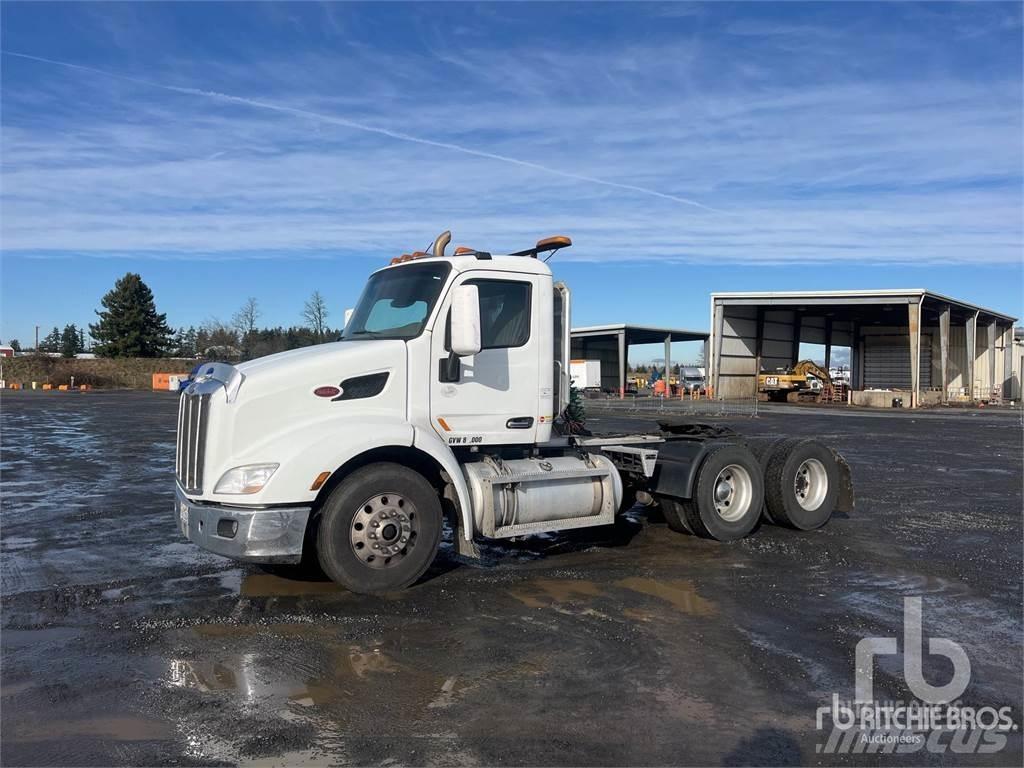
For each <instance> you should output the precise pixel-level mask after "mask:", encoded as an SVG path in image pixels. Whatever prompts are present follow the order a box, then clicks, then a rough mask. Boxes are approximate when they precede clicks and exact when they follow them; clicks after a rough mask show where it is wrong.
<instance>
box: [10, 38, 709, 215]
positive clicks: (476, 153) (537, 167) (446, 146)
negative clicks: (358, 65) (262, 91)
mask: <svg viewBox="0 0 1024 768" xmlns="http://www.w3.org/2000/svg"><path fill="white" fill-rule="evenodd" d="M3 53H4V54H6V55H8V56H17V57H18V58H22V59H29V60H32V61H38V62H42V63H45V64H52V65H55V66H60V67H69V68H71V69H77V70H80V71H84V72H90V73H92V74H96V75H102V76H104V77H114V78H117V79H119V80H125V81H126V82H129V83H134V84H135V85H145V86H149V87H152V88H161V89H163V90H165V91H171V92H173V93H181V94H185V95H188V96H200V97H202V98H206V99H217V100H220V101H226V102H230V103H232V104H240V105H243V106H246V107H252V108H254V109H265V110H270V111H272V112H280V113H283V114H286V115H291V116H293V117H301V118H304V119H307V120H315V121H318V122H322V123H328V124H330V125H339V126H341V127H343V128H351V129H353V130H356V131H363V132H365V133H373V134H376V135H378V136H385V137H387V138H389V139H395V140H397V141H406V142H410V143H412V144H422V145H423V146H426V147H433V148H435V149H443V150H447V151H450V152H460V153H462V154H464V155H471V156H473V157H479V158H483V159H485V160H496V161H498V162H500V163H508V164H510V165H517V166H520V167H521V168H529V169H531V170H534V171H540V172H541V173H547V174H551V175H552V176H561V177H562V178H566V179H572V180H574V181H582V182H584V183H586V184H597V185H600V186H604V187H613V188H615V189H622V190H626V191H627V192H636V193H639V194H641V195H648V196H651V197H660V198H661V199H663V200H671V201H673V202H676V203H682V204H683V205H692V206H694V207H696V208H702V209H704V210H705V211H710V212H712V213H723V211H719V210H717V209H715V208H711V207H710V206H707V205H704V204H703V203H698V202H697V201H695V200H690V199H688V198H685V197H680V196H679V195H670V194H667V193H665V192H659V191H657V190H655V189H649V188H647V187H642V186H639V185H637V184H625V183H623V182H618V181H610V180H608V179H599V178H597V177H595V176H586V175H584V174H580V173H573V172H571V171H564V170H561V169H559V168H553V167H551V166H547V165H542V164H541V163H534V162H530V161H529V160H521V159H519V158H515V157H509V156H508V155H500V154H497V153H496V152H486V151H484V150H480V149H474V148H472V147H467V146H463V145H461V144H455V143H453V142H449V141H436V140H434V139H428V138H424V137H423V136H415V135H413V134H411V133H405V132H403V131H396V130H392V129H390V128H381V127H379V126H374V125H368V124H367V123H363V122H359V121H357V120H351V119H349V118H346V117H339V116H337V115H330V114H324V113H322V112H313V111H310V110H308V109H298V108H296V107H289V106H286V105H283V104H275V103H272V102H269V101H261V100H258V99H250V98H246V97H244V96H234V95H232V94H229V93H220V92H218V91H209V90H204V89H202V88H193V87H183V86H177V85H167V84H165V83H155V82H152V81H148V80H141V79H139V78H135V77H129V76H126V75H122V74H117V73H113V72H107V71H105V70H101V69H96V68H95V67H85V66H82V65H79V64H74V63H70V62H66V61H57V60H55V59H46V58H43V57H41V56H31V55H29V54H25V53H18V52H15V51H3Z"/></svg>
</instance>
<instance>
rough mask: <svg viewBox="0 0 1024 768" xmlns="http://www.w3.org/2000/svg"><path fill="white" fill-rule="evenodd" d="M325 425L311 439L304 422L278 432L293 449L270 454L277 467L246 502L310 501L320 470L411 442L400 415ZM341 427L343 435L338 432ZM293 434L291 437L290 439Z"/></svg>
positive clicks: (280, 440)
mask: <svg viewBox="0 0 1024 768" xmlns="http://www.w3.org/2000/svg"><path fill="white" fill-rule="evenodd" d="M325 426H327V427H328V428H327V429H324V430H322V431H321V432H320V434H319V435H317V437H316V439H314V440H309V431H308V428H306V425H304V428H303V429H301V430H300V431H299V432H298V433H296V434H295V435H294V436H293V435H289V434H285V435H281V436H280V437H279V438H278V439H277V441H276V442H277V443H278V444H281V445H285V446H291V447H294V451H288V450H285V451H282V453H281V454H280V455H277V454H275V455H274V456H273V460H274V461H279V462H280V464H281V467H280V469H278V470H277V472H276V473H274V476H273V477H272V478H271V479H270V482H269V483H267V487H266V488H265V489H264V490H263V491H262V492H260V493H258V494H255V495H253V496H251V497H249V498H248V499H246V502H251V503H256V504H261V505H262V504H294V503H297V502H312V501H314V500H315V499H316V497H317V491H313V490H310V486H311V485H312V483H313V480H314V479H315V478H316V476H317V475H318V474H320V473H321V472H325V471H326V472H331V473H332V474H333V473H334V471H335V470H337V469H338V467H340V466H342V465H343V464H345V463H346V462H347V461H349V460H350V459H352V458H354V457H356V456H358V455H359V454H362V453H365V452H366V451H370V450H373V449H374V448H385V447H388V446H403V447H412V444H413V427H412V425H411V424H409V423H408V422H405V421H402V420H399V419H394V418H388V417H375V418H374V417H371V418H356V419H351V420H350V419H338V420H331V421H329V422H327V423H326V424H325ZM341 431H343V433H342V434H343V436H344V439H341V436H342V435H341V434H339V432H341ZM292 437H294V439H290V438H292ZM300 438H301V439H300ZM270 459H271V455H270V454H269V453H267V460H270ZM239 463H242V462H241V461H240V462H239ZM459 477H460V478H461V474H460V475H459ZM277 489H280V490H277ZM298 489H301V490H298ZM214 498H215V499H217V497H214ZM217 500H224V501H227V502H231V503H235V504H237V503H238V502H239V501H240V499H239V497H238V496H221V497H220V498H219V499H217ZM460 501H461V500H460Z"/></svg>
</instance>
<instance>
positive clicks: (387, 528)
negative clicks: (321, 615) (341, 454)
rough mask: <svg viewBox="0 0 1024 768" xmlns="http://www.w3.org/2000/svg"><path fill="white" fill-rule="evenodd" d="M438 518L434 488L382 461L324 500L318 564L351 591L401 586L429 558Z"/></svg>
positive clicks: (406, 470) (358, 472) (435, 544)
mask: <svg viewBox="0 0 1024 768" xmlns="http://www.w3.org/2000/svg"><path fill="white" fill-rule="evenodd" d="M441 518H442V514H441V502H440V499H439V498H438V495H437V491H436V490H435V489H434V487H433V486H432V485H431V484H430V483H428V482H427V480H426V479H425V478H424V477H423V476H422V475H420V474H419V473H417V472H415V471H413V470H411V469H409V468H407V467H403V466H401V465H399V464H392V463H386V462H382V463H379V464H370V465H368V466H365V467H361V468H360V469H357V470H356V471H355V472H353V473H352V474H351V475H349V476H348V477H346V478H345V479H344V480H343V481H342V482H341V484H339V485H338V487H337V488H335V489H334V490H333V491H332V492H331V494H330V496H328V497H327V501H326V502H325V503H324V506H323V511H322V512H321V515H320V525H319V529H318V531H317V554H318V557H319V560H320V567H321V568H323V570H324V573H326V574H327V575H328V576H329V577H330V578H331V580H332V581H334V582H336V583H338V584H340V585H341V586H343V587H345V588H346V589H349V590H350V591H352V592H359V593H363V594H374V593H379V592H393V591H396V590H399V589H404V588H405V587H407V586H409V585H410V584H413V583H414V582H415V581H416V580H417V579H418V578H419V577H420V576H422V575H423V573H424V571H426V570H427V568H428V567H429V566H430V564H431V562H433V560H434V557H435V555H436V554H437V548H438V545H439V544H440V541H441Z"/></svg>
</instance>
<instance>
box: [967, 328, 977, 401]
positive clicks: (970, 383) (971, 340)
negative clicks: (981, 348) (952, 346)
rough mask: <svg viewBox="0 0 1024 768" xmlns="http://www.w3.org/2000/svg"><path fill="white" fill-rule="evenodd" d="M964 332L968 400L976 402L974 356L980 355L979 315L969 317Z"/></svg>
mask: <svg viewBox="0 0 1024 768" xmlns="http://www.w3.org/2000/svg"><path fill="white" fill-rule="evenodd" d="M964 330H965V331H966V334H965V335H966V341H965V343H966V346H967V367H966V368H965V369H964V375H965V376H966V377H967V384H966V387H967V399H968V400H974V398H975V397H976V396H977V393H976V392H975V391H974V356H975V355H976V354H977V353H978V313H977V312H974V313H972V314H970V315H968V316H967V322H966V323H965V324H964Z"/></svg>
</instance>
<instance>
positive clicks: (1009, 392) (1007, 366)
mask: <svg viewBox="0 0 1024 768" xmlns="http://www.w3.org/2000/svg"><path fill="white" fill-rule="evenodd" d="M1013 394H1014V393H1013V325H1008V326H1006V331H1005V332H1004V333H1003V400H1004V401H1007V400H1009V399H1010V398H1011V397H1013Z"/></svg>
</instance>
